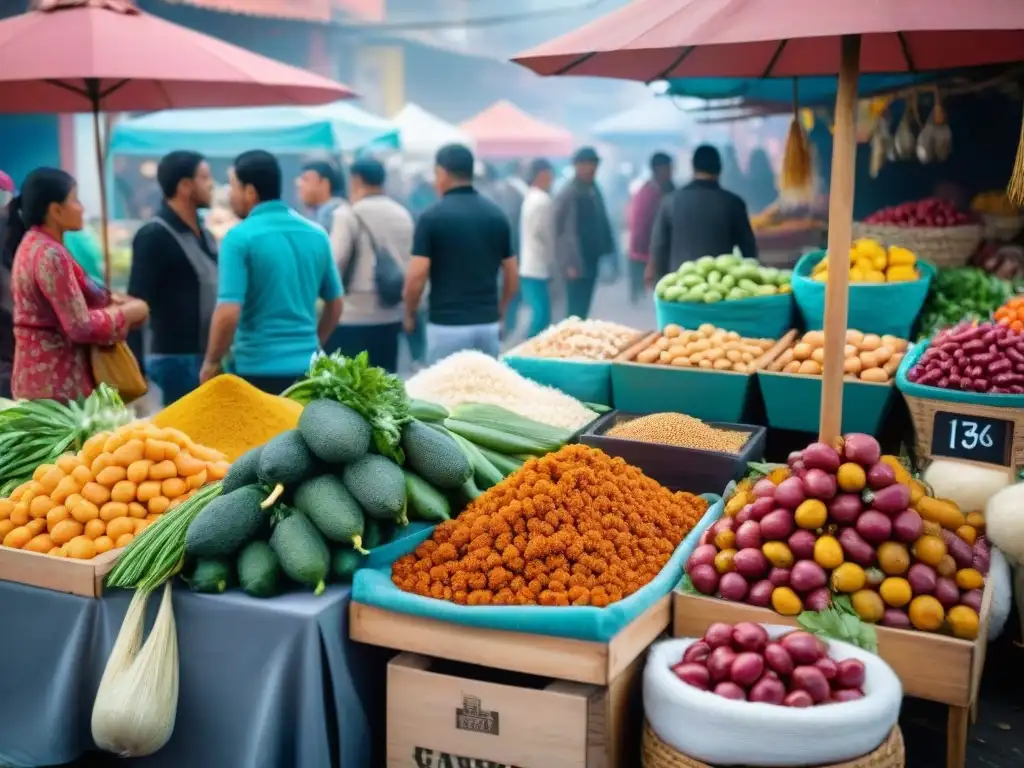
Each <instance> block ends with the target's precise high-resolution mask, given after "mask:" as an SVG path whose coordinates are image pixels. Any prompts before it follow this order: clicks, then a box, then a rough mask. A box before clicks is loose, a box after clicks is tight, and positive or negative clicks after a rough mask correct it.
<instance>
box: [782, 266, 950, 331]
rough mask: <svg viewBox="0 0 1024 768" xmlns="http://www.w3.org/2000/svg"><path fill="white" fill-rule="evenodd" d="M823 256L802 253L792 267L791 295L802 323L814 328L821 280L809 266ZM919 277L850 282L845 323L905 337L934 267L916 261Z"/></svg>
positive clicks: (819, 319)
mask: <svg viewBox="0 0 1024 768" xmlns="http://www.w3.org/2000/svg"><path fill="white" fill-rule="evenodd" d="M824 257H825V251H812V252H810V253H806V254H804V255H803V256H802V257H801V259H800V261H798V262H797V264H796V269H794V270H793V296H794V298H795V299H796V306H797V308H798V309H799V310H800V315H801V317H802V318H803V321H804V325H806V326H807V330H809V331H818V330H821V328H822V327H823V325H824V318H825V284H824V283H819V282H817V281H815V280H811V270H813V269H814V265H815V264H817V263H818V262H819V261H821V260H822V259H823V258H824ZM917 269H918V271H919V272H920V273H921V279H920V280H915V281H914V282H912V283H854V284H853V285H851V286H850V299H849V305H848V306H849V310H848V314H847V320H846V327H847V328H854V329H856V330H858V331H863V332H864V333H875V334H878V335H879V336H883V335H885V334H889V335H891V336H897V337H899V338H901V339H909V338H910V331H911V328H913V326H914V321H915V320H916V319H917V316H918V314H920V312H921V308H922V307H923V306H924V300H925V298H927V296H928V288H929V286H930V285H931V282H932V278H934V277H935V267H933V266H932V265H931V264H929V263H927V262H924V261H919V262H918V263H917Z"/></svg>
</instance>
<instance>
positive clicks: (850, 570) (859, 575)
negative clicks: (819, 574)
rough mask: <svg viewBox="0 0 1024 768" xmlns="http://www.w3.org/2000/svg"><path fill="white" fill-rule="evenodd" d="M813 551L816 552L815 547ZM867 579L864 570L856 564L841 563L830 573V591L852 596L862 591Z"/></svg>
mask: <svg viewBox="0 0 1024 768" xmlns="http://www.w3.org/2000/svg"><path fill="white" fill-rule="evenodd" d="M815 551H817V547H815ZM819 565H820V563H819ZM867 578H868V577H867V574H865V573H864V569H863V568H861V567H860V566H859V565H857V564H856V563H843V564H842V565H840V566H839V567H838V568H836V569H835V570H834V571H832V589H833V590H834V591H836V592H845V593H846V594H852V593H854V592H856V591H857V590H861V589H864V583H865V582H866V581H867Z"/></svg>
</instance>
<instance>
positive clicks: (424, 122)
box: [391, 104, 473, 158]
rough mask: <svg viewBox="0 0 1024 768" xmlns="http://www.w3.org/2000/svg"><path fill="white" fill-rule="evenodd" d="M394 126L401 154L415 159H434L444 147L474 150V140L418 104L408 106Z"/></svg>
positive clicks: (397, 117) (396, 117) (403, 108)
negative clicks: (461, 146) (398, 138)
mask: <svg viewBox="0 0 1024 768" xmlns="http://www.w3.org/2000/svg"><path fill="white" fill-rule="evenodd" d="M391 122H392V123H393V124H394V125H396V126H398V131H399V135H400V136H401V147H402V152H403V153H405V154H406V155H411V156H415V157H422V158H427V157H433V155H434V153H435V152H437V150H438V149H440V148H441V147H443V146H444V145H445V144H465V145H466V146H468V147H470V148H472V147H473V139H472V138H470V137H469V136H468V135H467V134H466V133H464V132H463V131H461V130H459V128H458V127H457V126H455V125H452V124H451V123H448V122H445V121H444V120H442V119H441V118H440V117H438V116H437V115H434V114H431V113H430V112H428V111H427V110H425V109H423V108H422V107H420V106H418V105H416V104H406V105H405V106H404V107H402V109H401V111H400V112H399V113H398V114H397V115H395V116H394V117H393V118H392V120H391Z"/></svg>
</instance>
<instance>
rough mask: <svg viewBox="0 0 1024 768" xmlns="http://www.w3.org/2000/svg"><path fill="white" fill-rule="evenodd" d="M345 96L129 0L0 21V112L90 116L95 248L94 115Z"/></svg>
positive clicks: (78, 1)
mask: <svg viewBox="0 0 1024 768" xmlns="http://www.w3.org/2000/svg"><path fill="white" fill-rule="evenodd" d="M354 95H355V94H354V93H353V92H352V91H351V90H349V89H348V88H346V87H345V86H344V85H341V84H340V83H336V82H334V81H332V80H328V79H327V78H325V77H321V76H319V75H316V74H314V73H312V72H308V71H306V70H303V69H299V68H298V67H292V66H289V65H287V64H282V63H280V62H277V61H274V60H273V59H268V58H266V57H263V56H259V55H257V54H255V53H251V52H249V51H246V50H244V49H242V48H238V47H236V46H233V45H230V44H228V43H225V42H223V41H221V40H216V39H215V38H212V37H209V36H207V35H204V34H201V33H199V32H193V31H192V30H190V29H186V28H185V27H181V26H178V25H177V24H172V23H170V22H168V21H164V20H163V19H160V18H158V17H156V16H152V15H150V14H147V13H142V12H141V11H139V10H138V8H136V6H135V3H134V2H132V1H131V0H41V1H40V2H39V3H38V10H34V11H30V12H28V13H24V14H22V15H20V16H15V17H13V18H10V19H6V20H4V21H0V112H7V113H13V112H37V113H38V112H52V113H67V112H87V111H88V112H92V113H93V125H94V128H95V132H96V157H97V161H98V162H99V164H100V167H99V171H100V208H101V216H102V219H103V228H102V229H103V241H104V242H103V246H104V252H107V250H108V249H107V231H106V229H107V228H106V220H107V211H106V195H105V193H104V189H103V187H104V164H103V148H102V145H101V140H100V130H99V113H100V111H101V110H103V111H110V112H121V111H145V112H148V111H154V110H159V109H180V108H188V107H192V108H199V107H213V106H220V107H233V106H238V107H240V106H272V105H277V104H302V105H313V104H326V103H329V102H332V101H337V100H338V99H344V98H352V97H353V96H354ZM109 279H110V262H109V254H108V256H107V280H108V282H109Z"/></svg>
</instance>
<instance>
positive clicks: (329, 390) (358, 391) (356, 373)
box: [284, 352, 412, 464]
mask: <svg viewBox="0 0 1024 768" xmlns="http://www.w3.org/2000/svg"><path fill="white" fill-rule="evenodd" d="M284 396H285V397H289V398H291V399H292V400H295V401H296V402H298V403H302V404H303V405H306V404H307V403H310V402H312V401H313V400H320V399H328V400H337V401H338V402H339V403H341V404H342V405H347V406H348V407H349V408H352V409H353V410H354V411H356V412H357V413H359V414H360V415H361V416H362V417H363V418H364V419H366V420H367V421H368V422H369V423H370V427H371V428H372V430H373V444H374V447H375V448H376V449H377V452H378V453H379V454H380V455H381V456H387V457H388V458H389V459H393V460H394V461H396V462H398V463H399V464H401V463H403V462H404V461H405V454H404V453H403V452H402V448H401V446H400V445H399V441H400V440H401V438H402V425H403V424H405V423H406V422H408V421H410V420H411V418H412V417H411V416H410V415H409V396H408V395H407V394H406V393H405V386H404V385H403V384H402V381H401V379H399V378H398V377H397V376H395V375H393V374H390V373H388V372H387V371H385V370H384V369H383V368H376V367H374V366H371V365H370V358H369V356H368V355H367V354H366V352H360V353H359V354H358V355H356V356H355V357H345V356H344V355H342V354H341V353H340V352H335V353H333V354H331V355H324V354H322V353H321V354H318V355H317V356H316V357H314V358H313V362H312V363H311V364H310V366H309V372H308V373H307V374H306V378H304V379H303V380H302V381H299V382H297V383H296V384H293V385H292V386H291V387H289V388H288V389H287V390H285V392H284Z"/></svg>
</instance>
